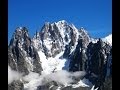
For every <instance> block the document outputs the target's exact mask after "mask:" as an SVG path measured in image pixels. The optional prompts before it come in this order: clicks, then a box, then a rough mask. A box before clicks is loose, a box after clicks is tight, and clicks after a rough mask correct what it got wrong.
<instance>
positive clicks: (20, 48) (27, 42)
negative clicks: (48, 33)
mask: <svg viewBox="0 0 120 90" xmlns="http://www.w3.org/2000/svg"><path fill="white" fill-rule="evenodd" d="M8 64H9V66H10V67H11V68H12V69H13V70H16V71H18V72H21V73H24V75H26V74H28V73H29V72H30V71H34V72H37V73H41V71H42V68H41V64H40V58H39V56H38V53H37V51H36V49H35V48H34V46H33V45H32V43H31V38H30V37H29V35H28V30H27V28H25V27H18V28H17V29H16V31H15V33H14V34H13V37H12V39H11V41H10V45H9V47H8Z"/></svg>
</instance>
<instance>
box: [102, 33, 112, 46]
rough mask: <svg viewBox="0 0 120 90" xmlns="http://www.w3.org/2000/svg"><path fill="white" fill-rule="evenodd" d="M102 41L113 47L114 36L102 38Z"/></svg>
mask: <svg viewBox="0 0 120 90" xmlns="http://www.w3.org/2000/svg"><path fill="white" fill-rule="evenodd" d="M102 40H103V41H104V42H106V43H108V44H110V45H111V46H112V34H110V35H108V36H106V37H105V38H102Z"/></svg>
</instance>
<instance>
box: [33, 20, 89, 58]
mask: <svg viewBox="0 0 120 90" xmlns="http://www.w3.org/2000/svg"><path fill="white" fill-rule="evenodd" d="M78 38H83V39H85V40H84V42H85V43H86V44H88V42H89V36H88V35H86V32H85V30H84V29H83V28H81V29H80V30H78V29H76V27H75V26H74V25H73V24H68V23H67V22H66V21H65V20H62V21H59V22H55V23H49V22H47V23H45V25H44V26H43V27H42V29H41V31H40V32H39V33H36V35H35V36H34V38H33V40H32V41H33V44H34V45H35V46H36V48H37V49H38V50H42V51H43V52H44V53H45V55H46V56H47V57H54V56H56V55H57V54H59V53H60V52H61V51H64V50H65V49H66V48H68V47H69V48H70V52H69V53H68V54H70V53H71V52H72V51H73V50H74V49H75V47H76V45H77V41H78ZM66 53H67V52H65V55H66ZM65 57H66V56H65Z"/></svg>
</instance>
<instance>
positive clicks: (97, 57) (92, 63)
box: [87, 39, 112, 90]
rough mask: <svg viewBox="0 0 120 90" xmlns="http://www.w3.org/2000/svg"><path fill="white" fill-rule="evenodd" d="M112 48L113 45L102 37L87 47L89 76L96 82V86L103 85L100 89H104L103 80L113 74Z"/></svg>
mask: <svg viewBox="0 0 120 90" xmlns="http://www.w3.org/2000/svg"><path fill="white" fill-rule="evenodd" d="M111 49H112V47H111V46H110V45H108V44H106V43H104V42H103V41H102V40H101V39H99V41H98V42H97V43H95V44H93V43H90V44H89V46H88V49H87V51H88V52H87V55H88V65H87V66H88V68H87V72H88V77H89V80H90V81H91V82H92V83H95V84H96V87H101V88H100V89H99V90H103V89H102V88H103V82H104V81H105V79H106V78H107V77H109V76H111V73H110V72H111V70H112V68H111V67H112V63H111V62H112V61H111V60H112V59H111V57H112V56H111V55H112V54H111Z"/></svg>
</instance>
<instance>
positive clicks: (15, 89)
mask: <svg viewBox="0 0 120 90" xmlns="http://www.w3.org/2000/svg"><path fill="white" fill-rule="evenodd" d="M8 90H24V85H23V83H22V82H21V81H19V80H17V81H13V82H12V83H11V84H9V85H8Z"/></svg>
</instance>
